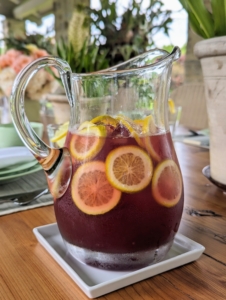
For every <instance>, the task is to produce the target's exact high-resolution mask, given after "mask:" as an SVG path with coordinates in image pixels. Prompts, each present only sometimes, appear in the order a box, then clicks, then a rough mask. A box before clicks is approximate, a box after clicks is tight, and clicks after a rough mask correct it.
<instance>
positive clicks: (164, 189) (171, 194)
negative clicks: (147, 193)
mask: <svg viewBox="0 0 226 300" xmlns="http://www.w3.org/2000/svg"><path fill="white" fill-rule="evenodd" d="M152 194H153V196H154V198H155V200H156V201H157V202H158V203H159V204H161V205H163V206H166V207H172V206H174V205H176V204H177V203H178V202H179V200H180V198H181V194H182V178H181V173H180V170H179V168H178V166H177V164H176V163H175V162H174V161H173V160H171V159H166V160H164V161H162V162H161V163H159V164H158V165H157V167H156V169H155V171H154V174H153V178H152Z"/></svg>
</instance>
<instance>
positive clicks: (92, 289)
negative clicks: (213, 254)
mask: <svg viewBox="0 0 226 300" xmlns="http://www.w3.org/2000/svg"><path fill="white" fill-rule="evenodd" d="M33 232H34V234H35V236H36V238H37V240H38V241H39V242H40V244H41V245H42V246H43V247H44V248H45V249H46V250H47V251H48V252H49V254H50V255H51V256H52V257H53V258H54V259H55V260H56V261H57V263H58V264H59V265H60V266H61V267H62V268H63V269H64V271H65V272H66V273H67V274H68V275H69V276H70V277H71V278H72V279H73V280H74V281H75V283H76V284H77V285H78V286H79V287H80V288H81V289H82V290H83V292H84V293H85V294H86V295H87V296H88V297H90V298H95V297H99V296H102V295H104V294H107V293H110V292H112V291H115V290H117V289H120V288H122V287H125V286H127V285H130V284H133V283H135V282H138V281H141V280H143V279H145V278H149V277H152V276H154V275H157V274H160V273H163V272H165V271H168V270H171V269H174V268H177V267H179V266H182V265H184V264H187V263H189V262H192V261H194V260H197V259H198V258H199V257H200V255H201V254H202V253H203V251H204V250H205V248H204V247H203V246H202V245H200V244H198V243H196V242H194V241H193V240H191V239H189V238H187V237H185V236H183V235H182V234H179V233H177V234H176V237H175V239H174V243H173V245H172V247H171V249H170V251H169V252H168V254H167V256H166V258H165V259H164V260H163V261H161V262H159V263H156V264H154V265H150V266H148V267H145V268H141V269H138V270H136V271H121V272H119V271H106V270H101V269H97V268H94V267H91V266H88V265H85V264H82V263H80V262H78V261H77V260H76V259H74V258H73V257H71V256H70V255H68V254H67V250H66V247H65V245H64V242H63V240H62V238H61V235H60V233H59V230H58V227H57V224H56V223H54V224H50V225H45V226H40V227H36V228H34V229H33Z"/></svg>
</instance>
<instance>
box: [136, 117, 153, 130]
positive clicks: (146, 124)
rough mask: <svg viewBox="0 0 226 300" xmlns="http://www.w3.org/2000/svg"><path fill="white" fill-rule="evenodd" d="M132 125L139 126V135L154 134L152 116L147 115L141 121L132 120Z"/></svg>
mask: <svg viewBox="0 0 226 300" xmlns="http://www.w3.org/2000/svg"><path fill="white" fill-rule="evenodd" d="M134 123H135V124H136V125H138V126H140V132H141V134H153V133H156V126H155V123H154V120H153V116H152V115H149V116H147V117H145V118H144V119H142V120H134Z"/></svg>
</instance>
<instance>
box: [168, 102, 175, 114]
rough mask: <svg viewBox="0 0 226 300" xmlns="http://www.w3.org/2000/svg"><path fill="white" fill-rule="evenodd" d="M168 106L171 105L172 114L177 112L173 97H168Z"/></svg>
mask: <svg viewBox="0 0 226 300" xmlns="http://www.w3.org/2000/svg"><path fill="white" fill-rule="evenodd" d="M168 106H169V111H170V112H171V114H175V113H176V109H175V104H174V101H173V99H171V98H170V99H168Z"/></svg>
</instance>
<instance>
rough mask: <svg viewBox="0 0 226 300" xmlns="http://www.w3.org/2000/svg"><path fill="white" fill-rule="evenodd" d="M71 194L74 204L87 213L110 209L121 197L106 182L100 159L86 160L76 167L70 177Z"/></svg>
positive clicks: (91, 213)
mask: <svg viewBox="0 0 226 300" xmlns="http://www.w3.org/2000/svg"><path fill="white" fill-rule="evenodd" d="M71 194H72V199H73V201H74V203H75V205H76V206H77V207H78V208H79V209H80V210H81V211H83V212H84V213H86V214H89V215H99V214H104V213H106V212H108V211H110V210H111V209H112V208H114V207H115V206H116V205H117V204H118V202H119V200H120V198H121V192H120V191H119V190H117V189H115V188H114V187H113V186H112V185H111V184H110V183H109V182H108V180H107V177H106V173H105V163H104V162H102V161H91V162H87V163H85V164H83V165H81V166H80V167H79V168H78V169H77V171H76V172H75V174H74V176H73V178H72V184H71Z"/></svg>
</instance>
